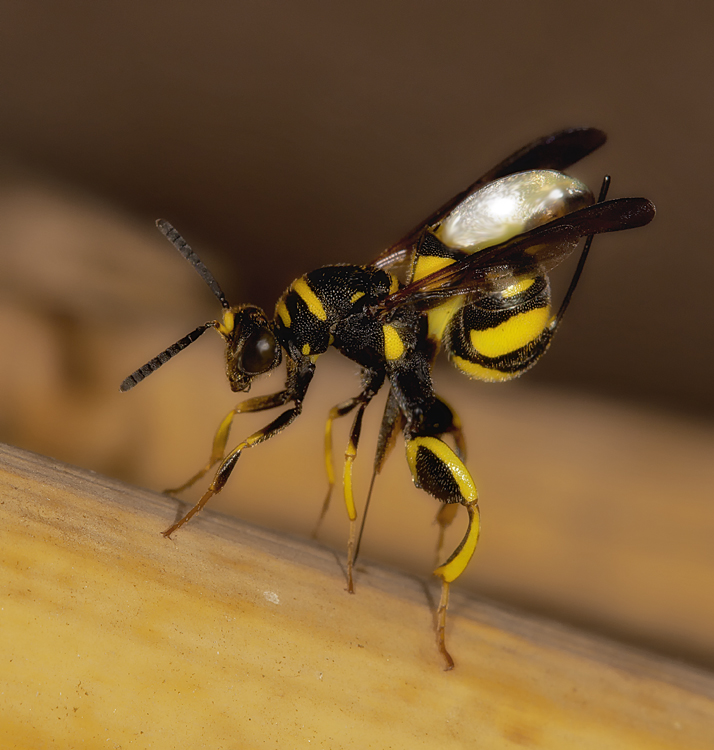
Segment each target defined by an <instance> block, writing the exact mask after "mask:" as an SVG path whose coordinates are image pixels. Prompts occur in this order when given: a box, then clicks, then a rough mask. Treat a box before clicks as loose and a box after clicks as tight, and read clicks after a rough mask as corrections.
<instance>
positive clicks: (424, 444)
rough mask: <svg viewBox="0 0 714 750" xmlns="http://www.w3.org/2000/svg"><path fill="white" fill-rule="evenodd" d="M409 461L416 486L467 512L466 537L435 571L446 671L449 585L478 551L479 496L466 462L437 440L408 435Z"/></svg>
mask: <svg viewBox="0 0 714 750" xmlns="http://www.w3.org/2000/svg"><path fill="white" fill-rule="evenodd" d="M407 462H408V463H409V468H410V469H411V472H412V476H413V478H414V483H415V484H416V486H417V487H420V488H421V489H423V490H425V491H426V492H428V493H429V494H430V495H433V496H434V497H436V498H437V499H438V500H441V501H442V502H444V503H447V507H448V505H450V504H453V503H460V504H461V505H463V506H464V507H465V508H466V511H467V513H468V526H467V529H466V534H465V535H464V538H463V539H462V541H461V543H460V544H459V545H458V547H457V548H456V549H455V550H454V552H453V553H452V554H451V556H450V557H449V558H448V560H446V562H445V563H443V564H442V565H440V566H439V567H437V568H436V570H435V571H434V575H436V576H438V577H439V578H441V582H442V587H441V600H440V602H439V608H438V609H437V613H436V642H437V647H438V649H439V652H440V653H441V655H442V656H443V658H444V661H445V663H446V669H452V668H453V666H454V661H453V659H452V658H451V655H450V654H449V652H448V651H447V649H446V643H445V628H446V610H447V607H448V604H449V586H450V584H451V583H452V582H453V581H455V580H456V579H457V578H458V577H459V576H460V575H461V574H462V573H463V572H464V570H465V568H466V566H467V565H468V563H469V561H470V560H471V558H472V556H473V553H474V551H475V549H476V543H477V542H478V537H479V530H480V517H479V509H478V493H477V491H476V485H475V484H474V481H473V479H472V477H471V474H470V473H469V471H468V469H467V468H466V466H465V465H464V463H463V461H462V460H461V459H460V458H459V457H458V456H457V455H456V453H455V452H454V451H453V450H452V449H451V448H450V447H449V446H448V445H447V444H446V443H445V442H444V441H443V440H441V439H440V438H438V437H435V436H433V435H419V434H413V433H412V435H411V436H408V437H407ZM444 513H445V515H444V517H443V518H446V517H447V516H448V514H449V512H447V511H444Z"/></svg>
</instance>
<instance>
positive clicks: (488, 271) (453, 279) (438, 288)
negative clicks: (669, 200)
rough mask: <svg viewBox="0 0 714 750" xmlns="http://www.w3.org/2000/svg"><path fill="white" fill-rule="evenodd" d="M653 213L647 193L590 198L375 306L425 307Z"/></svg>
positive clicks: (547, 265)
mask: <svg viewBox="0 0 714 750" xmlns="http://www.w3.org/2000/svg"><path fill="white" fill-rule="evenodd" d="M654 216H655V207H654V205H653V204H652V203H651V202H650V201H649V200H647V199H646V198H618V199H616V200H611V201H605V202H604V203H595V204H594V205H592V206H588V207H587V208H582V209H580V210H579V211H574V212H573V213H571V214H567V215H566V216H563V217H561V218H560V219H555V220H554V221H551V222H549V223H548V224H543V225H542V226H540V227H536V228H535V229H532V230H530V231H529V232H525V233H524V234H519V235H518V236H516V237H512V238H511V239H510V240H506V241H505V242H501V243H499V244H498V245H493V246H492V247H489V248H486V249H485V250H481V251H479V252H475V253H472V254H471V255H467V256H466V257H465V258H462V259H461V260H458V261H456V262H455V263H453V264H452V265H450V266H446V267H445V268H442V269H441V270H440V271H436V272H435V273H432V274H430V275H429V276H425V277H424V278H422V279H419V280H418V281H415V282H413V283H412V284H409V285H407V286H405V287H403V288H402V289H399V290H398V291H396V292H395V293H394V294H391V295H389V296H388V297H386V298H385V299H383V300H382V301H381V302H380V303H379V304H378V305H377V306H376V312H378V313H381V314H386V313H388V312H389V311H390V310H393V309H395V308H396V307H399V306H400V305H402V304H405V303H407V302H409V303H411V304H415V305H416V306H417V307H418V308H419V309H422V310H427V309H429V308H430V307H434V306H435V305H437V304H439V302H440V301H442V300H443V299H445V298H448V297H453V296H457V295H461V294H475V293H476V292H478V291H479V290H480V289H481V288H482V287H483V284H484V280H485V279H486V278H487V277H488V282H489V285H493V284H497V282H498V279H499V278H503V279H508V280H511V281H512V278H513V275H514V274H515V275H519V274H523V273H524V272H525V273H527V272H528V269H531V270H533V271H536V272H538V273H540V272H545V271H548V270H550V269H551V268H553V267H555V266H557V265H558V264H559V263H560V262H561V261H563V260H564V259H565V258H566V257H567V256H568V255H569V254H570V253H571V252H572V250H573V249H574V247H575V245H576V244H577V241H578V240H579V239H580V238H582V237H587V236H589V235H591V234H593V235H594V234H604V233H606V232H619V231H623V230H626V229H636V228H637V227H642V226H645V225H646V224H649V223H650V222H651V221H652V219H653V218H654Z"/></svg>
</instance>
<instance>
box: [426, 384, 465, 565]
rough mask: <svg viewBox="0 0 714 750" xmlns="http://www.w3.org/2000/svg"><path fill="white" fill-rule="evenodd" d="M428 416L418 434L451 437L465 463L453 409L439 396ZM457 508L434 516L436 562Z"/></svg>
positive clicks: (444, 509) (460, 431)
mask: <svg viewBox="0 0 714 750" xmlns="http://www.w3.org/2000/svg"><path fill="white" fill-rule="evenodd" d="M428 415H429V418H428V422H427V424H424V425H423V426H422V427H421V428H420V429H419V434H420V435H432V436H434V437H441V436H443V435H447V434H448V435H451V437H452V439H453V441H454V444H455V446H456V455H457V456H458V457H459V458H460V459H461V460H462V461H465V460H466V440H465V439H464V433H463V429H462V426H461V420H460V419H459V416H458V415H457V413H456V412H455V411H454V409H453V407H452V406H451V405H449V404H448V403H447V402H446V401H444V399H443V398H441V397H440V396H436V397H435V400H434V403H433V405H432V407H431V408H430V409H429V412H428ZM457 507H458V506H457V505H455V504H450V505H443V506H442V507H441V508H440V509H439V511H438V512H437V514H436V522H437V523H438V524H439V538H438V540H437V543H436V559H437V561H438V559H439V557H440V555H441V550H442V547H443V546H444V534H445V532H446V529H447V528H448V527H449V526H450V525H451V523H452V522H453V520H454V518H455V517H456V510H457Z"/></svg>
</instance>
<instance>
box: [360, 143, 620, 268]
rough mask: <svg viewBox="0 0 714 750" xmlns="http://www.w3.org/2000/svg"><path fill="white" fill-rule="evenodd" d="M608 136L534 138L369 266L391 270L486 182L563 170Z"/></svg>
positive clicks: (588, 152)
mask: <svg viewBox="0 0 714 750" xmlns="http://www.w3.org/2000/svg"><path fill="white" fill-rule="evenodd" d="M606 140H607V135H606V134H605V133H604V132H603V131H602V130H598V129H597V128H567V129H565V130H560V131H558V132H557V133H552V134H550V135H547V136H543V137H542V138H537V139H536V140H534V141H531V142H530V143H529V144H528V145H526V146H524V147H523V148H521V149H519V150H518V151H515V152H514V153H512V154H511V155H510V156H508V157H507V158H506V159H504V160H503V161H502V162H500V163H499V164H497V165H496V166H495V167H493V169H490V170H489V171H488V172H486V173H485V174H483V175H481V177H479V178H478V179H477V180H476V181H475V182H472V183H471V185H469V186H468V187H467V188H466V189H465V190H462V191H461V192H460V193H457V194H456V195H455V196H454V197H453V198H451V200H449V201H447V202H446V203H444V204H443V205H442V206H440V207H439V208H437V209H436V211H434V212H433V213H431V214H430V215H429V216H428V217H427V218H426V219H424V220H423V221H421V222H419V224H417V225H416V226H415V227H414V228H413V229H411V230H410V231H409V232H407V234H405V235H404V236H403V237H402V238H401V239H400V240H399V241H398V242H395V243H394V244H393V245H390V246H389V247H388V248H387V249H386V250H384V251H382V252H381V253H380V254H379V255H378V256H377V257H376V258H375V259H374V260H373V261H372V263H370V265H372V266H374V267H376V268H380V269H388V268H392V267H393V266H396V265H398V264H400V263H403V262H404V261H405V260H406V259H407V257H408V255H409V253H410V251H411V250H412V249H413V246H414V243H415V242H416V241H417V239H418V238H419V235H420V234H421V233H422V231H423V230H424V228H425V227H433V226H434V225H435V224H438V223H439V222H440V221H441V220H442V219H443V218H444V217H445V216H446V215H447V214H448V213H449V212H450V211H452V210H453V209H454V208H455V207H456V206H458V205H459V203H461V202H462V201H464V200H466V198H468V197H469V195H471V193H474V192H476V190H478V189H479V188H481V187H483V185H485V184H487V183H489V182H493V180H497V179H499V178H501V177H506V176H508V175H509V174H515V173H516V172H525V171H527V170H530V169H557V170H563V169H566V168H567V167H569V166H570V165H571V164H575V163H576V162H578V161H580V160H581V159H583V158H584V157H586V156H587V155H588V154H590V153H592V152H593V151H595V150H596V149H598V148H600V146H602V145H603V144H604V143H605V141H606Z"/></svg>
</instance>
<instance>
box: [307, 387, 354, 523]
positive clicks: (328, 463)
mask: <svg viewBox="0 0 714 750" xmlns="http://www.w3.org/2000/svg"><path fill="white" fill-rule="evenodd" d="M360 403H361V399H360V396H355V397H354V398H350V399H347V401H343V402H342V403H341V404H337V406H333V407H332V409H330V414H329V415H328V417H327V421H326V422H325V470H326V473H327V494H326V495H325V500H324V501H323V503H322V510H321V511H320V517H319V518H318V519H317V523H316V524H315V528H314V530H313V532H312V536H313V538H315V537H317V533H318V531H319V530H320V526H321V524H322V521H323V519H324V518H325V515H326V514H327V509H328V508H329V507H330V499H331V498H332V489H333V487H334V486H335V469H334V465H333V461H332V423H333V422H334V421H335V420H336V419H340V418H341V417H345V416H347V415H348V414H349V413H350V412H351V411H352V410H353V409H354V408H355V407H356V406H359V404H360Z"/></svg>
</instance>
